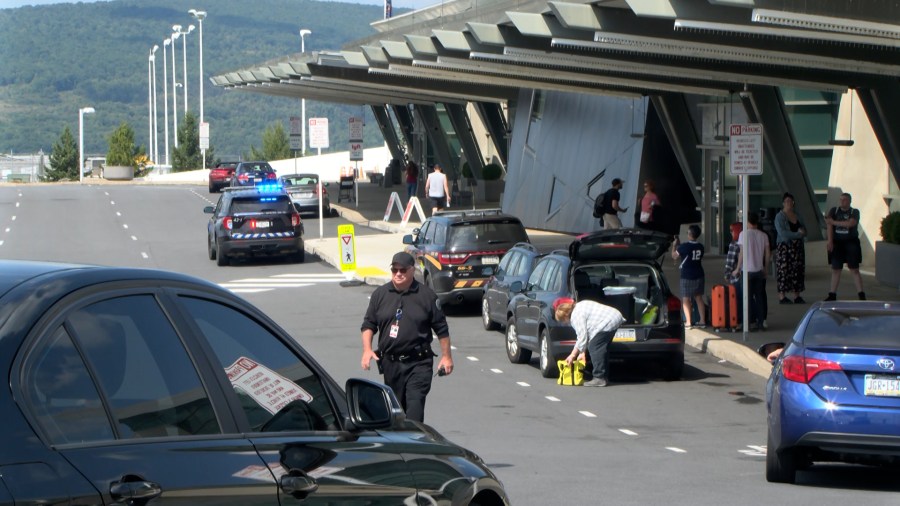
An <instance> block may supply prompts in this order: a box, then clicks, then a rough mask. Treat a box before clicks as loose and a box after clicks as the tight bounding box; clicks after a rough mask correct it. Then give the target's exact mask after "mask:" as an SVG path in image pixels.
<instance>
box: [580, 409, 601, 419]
mask: <svg viewBox="0 0 900 506" xmlns="http://www.w3.org/2000/svg"><path fill="white" fill-rule="evenodd" d="M579 413H581V414H582V415H584V416H586V417H588V418H597V415H595V414H593V413H591V412H590V411H579Z"/></svg>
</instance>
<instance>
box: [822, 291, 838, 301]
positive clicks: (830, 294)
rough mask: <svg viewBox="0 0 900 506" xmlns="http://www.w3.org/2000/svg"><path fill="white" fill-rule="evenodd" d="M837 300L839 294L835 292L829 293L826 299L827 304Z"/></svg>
mask: <svg viewBox="0 0 900 506" xmlns="http://www.w3.org/2000/svg"><path fill="white" fill-rule="evenodd" d="M831 300H837V294H836V293H834V292H828V297H825V302H828V301H831Z"/></svg>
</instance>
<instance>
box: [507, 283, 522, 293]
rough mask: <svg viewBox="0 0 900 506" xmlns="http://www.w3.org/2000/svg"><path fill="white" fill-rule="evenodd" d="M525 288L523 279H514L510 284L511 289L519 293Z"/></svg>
mask: <svg viewBox="0 0 900 506" xmlns="http://www.w3.org/2000/svg"><path fill="white" fill-rule="evenodd" d="M522 288H524V284H523V283H522V282H521V281H513V282H512V284H511V285H509V291H510V292H515V293H519V292H521V291H522Z"/></svg>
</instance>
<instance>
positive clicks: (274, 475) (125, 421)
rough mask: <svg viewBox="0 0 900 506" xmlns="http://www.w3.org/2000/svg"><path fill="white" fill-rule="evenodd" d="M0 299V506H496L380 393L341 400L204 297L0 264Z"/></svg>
mask: <svg viewBox="0 0 900 506" xmlns="http://www.w3.org/2000/svg"><path fill="white" fill-rule="evenodd" d="M0 294H2V295H0V308H2V310H0V368H2V370H3V376H4V377H5V378H8V380H9V381H5V382H4V383H5V386H4V388H2V389H0V414H2V418H3V431H2V433H0V446H2V448H3V451H2V452H0V469H2V470H3V474H2V476H0V503H2V504H63V503H64V504H70V503H71V504H148V502H149V504H157V503H158V504H192V505H207V504H208V505H213V504H282V503H285V502H287V503H296V504H301V503H302V504H371V503H372V502H373V498H377V501H376V502H378V503H383V504H426V503H427V504H448V505H459V506H463V505H466V506H468V505H473V504H482V505H486V504H490V505H507V504H509V500H508V498H507V496H506V493H505V492H504V489H503V486H502V485H501V483H500V482H499V480H498V479H497V477H496V476H495V475H494V473H493V472H492V471H491V470H490V469H489V468H488V467H487V466H486V465H485V463H484V462H483V461H482V460H481V459H480V458H479V457H478V456H477V455H475V454H474V453H472V452H471V451H469V450H466V449H464V448H462V447H459V446H457V445H455V444H453V443H451V442H449V441H447V440H446V439H445V438H444V437H443V436H441V435H440V434H438V432H437V431H435V430H434V429H433V428H431V427H429V426H427V425H425V424H421V423H418V422H411V421H407V420H405V416H404V414H403V411H402V408H401V407H400V403H399V402H398V401H397V399H396V397H395V396H394V394H393V392H392V391H391V389H390V388H389V387H386V386H384V385H382V384H379V383H375V382H372V381H368V380H363V379H350V380H348V381H347V382H346V388H345V389H342V388H341V387H340V386H339V385H338V384H337V383H336V382H335V380H334V379H332V378H331V377H330V376H329V375H328V373H327V372H326V371H325V369H323V367H322V366H321V365H320V364H319V363H317V362H316V361H315V360H314V359H313V358H312V357H311V356H310V355H309V354H308V353H307V352H306V350H304V349H303V347H301V346H300V345H299V344H298V342H299V341H300V340H299V339H295V338H294V337H292V336H290V335H288V334H287V333H285V331H284V330H282V329H281V328H280V327H279V326H278V325H277V324H276V323H275V322H274V321H272V320H271V319H270V318H269V317H268V316H266V315H265V314H264V313H263V312H262V311H260V310H259V309H257V308H256V307H254V306H252V305H251V304H250V303H248V302H247V301H246V300H244V299H242V298H240V297H239V296H237V295H234V294H232V293H230V292H229V291H228V290H225V289H223V288H221V287H219V286H216V285H215V284H213V283H210V282H207V281H204V280H201V279H197V278H193V277H190V276H186V275H182V274H177V273H172V272H164V271H153V270H149V269H129V268H118V267H99V266H87V265H70V264H51V263H38V262H23V261H0Z"/></svg>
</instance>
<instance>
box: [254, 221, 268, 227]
mask: <svg viewBox="0 0 900 506" xmlns="http://www.w3.org/2000/svg"><path fill="white" fill-rule="evenodd" d="M271 226H272V222H271V221H263V220H259V221H257V222H256V228H269V227H271Z"/></svg>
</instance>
